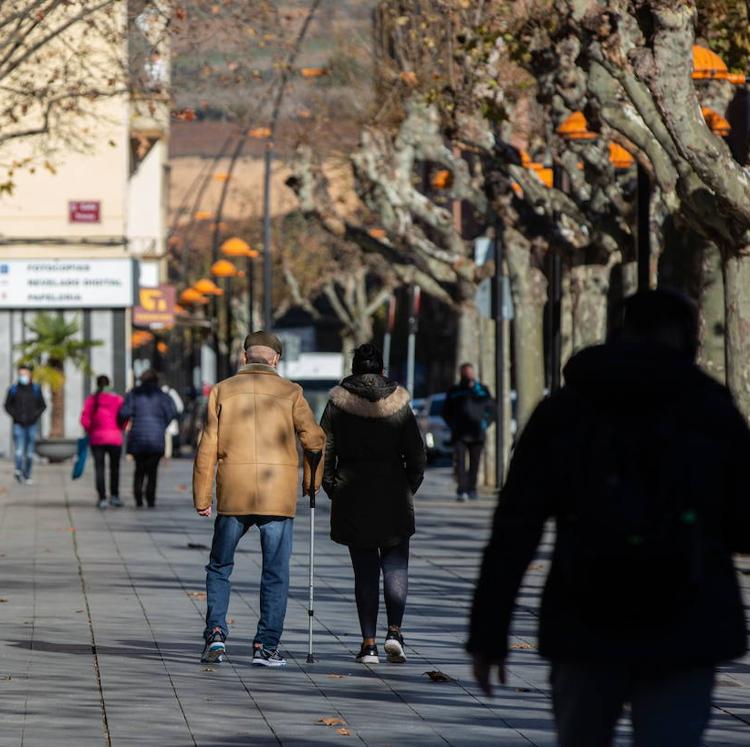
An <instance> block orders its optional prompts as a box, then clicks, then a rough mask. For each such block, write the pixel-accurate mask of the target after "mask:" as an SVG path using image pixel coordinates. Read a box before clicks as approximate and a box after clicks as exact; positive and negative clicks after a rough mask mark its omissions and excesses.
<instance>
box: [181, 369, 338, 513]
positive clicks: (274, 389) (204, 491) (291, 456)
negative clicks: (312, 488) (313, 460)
mask: <svg viewBox="0 0 750 747" xmlns="http://www.w3.org/2000/svg"><path fill="white" fill-rule="evenodd" d="M297 439H299V441H300V443H301V444H302V448H303V449H304V450H305V451H323V448H324V446H325V435H324V433H323V430H322V429H321V428H320V426H319V425H318V424H317V423H316V422H315V416H314V415H313V412H312V410H311V409H310V406H309V405H308V404H307V401H306V400H305V398H304V397H303V395H302V387H300V386H299V385H298V384H294V383H292V382H291V381H287V380H286V379H283V378H281V377H280V376H279V375H278V373H277V372H276V369H275V368H273V367H272V366H266V365H263V364H251V365H248V366H244V367H243V368H241V369H240V371H239V372H238V373H237V375H236V376H232V377H231V378H229V379H226V380H224V381H222V382H220V383H219V384H217V385H216V386H215V387H214V388H213V389H212V390H211V395H210V397H209V398H208V413H207V417H206V425H205V428H204V430H203V434H202V436H201V440H200V443H199V445H198V452H197V454H196V456H195V464H194V466H193V502H194V503H195V507H196V509H198V510H201V509H205V508H208V507H209V506H210V505H211V493H212V487H213V482H214V475H215V477H216V504H217V511H218V513H220V514H232V515H247V514H258V515H262V516H294V514H295V511H296V508H297V496H298V494H299V452H298V449H297ZM322 472H323V470H322V466H321V468H319V469H318V472H317V474H316V480H315V482H316V487H319V486H320V482H321V480H322ZM309 481H310V475H309V469H308V465H307V463H306V462H305V476H304V483H305V485H308V484H309Z"/></svg>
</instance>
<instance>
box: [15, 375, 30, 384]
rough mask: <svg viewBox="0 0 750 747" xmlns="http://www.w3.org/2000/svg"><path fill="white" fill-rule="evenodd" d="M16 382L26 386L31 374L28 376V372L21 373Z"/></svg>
mask: <svg viewBox="0 0 750 747" xmlns="http://www.w3.org/2000/svg"><path fill="white" fill-rule="evenodd" d="M18 383H19V384H21V385H23V386H26V384H30V383H31V376H29V375H28V374H21V375H20V376H19V377H18Z"/></svg>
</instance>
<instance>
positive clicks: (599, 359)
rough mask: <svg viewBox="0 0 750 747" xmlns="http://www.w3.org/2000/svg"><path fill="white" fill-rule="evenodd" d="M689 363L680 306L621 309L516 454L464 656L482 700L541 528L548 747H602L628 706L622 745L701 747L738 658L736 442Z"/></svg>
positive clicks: (743, 508)
mask: <svg viewBox="0 0 750 747" xmlns="http://www.w3.org/2000/svg"><path fill="white" fill-rule="evenodd" d="M696 350H697V316H696V313H695V310H694V309H693V307H692V305H691V304H690V303H689V302H688V301H687V300H686V299H684V298H682V297H681V296H679V295H678V294H674V293H670V292H667V291H650V292H647V293H641V294H638V295H636V296H634V297H632V298H630V299H628V300H627V301H626V302H625V304H624V306H623V310H622V317H621V319H620V320H619V324H618V325H616V329H615V331H614V333H613V335H612V339H610V341H608V343H607V344H606V345H601V346H598V347H593V348H589V349H588V350H584V351H583V352H581V353H580V354H579V355H577V356H575V357H574V358H573V359H572V360H571V361H570V363H569V364H568V366H567V367H566V370H565V379H566V385H565V386H564V387H563V388H562V389H561V390H560V391H559V392H558V393H557V394H555V395H553V396H552V397H551V398H549V399H548V400H546V401H544V402H542V403H541V404H540V405H539V407H538V408H537V410H536V412H535V413H534V415H533V416H532V418H531V420H530V421H529V424H528V425H527V427H526V429H525V431H524V433H523V435H522V437H521V439H520V441H519V443H518V446H517V448H516V451H515V454H514V457H513V460H512V463H511V467H510V472H509V475H508V481H507V484H506V486H505V488H504V489H503V492H502V495H501V498H500V501H499V504H498V507H497V511H496V514H495V520H494V526H493V531H492V537H491V539H490V542H489V544H488V546H487V549H486V551H485V556H484V563H483V566H482V571H481V575H480V578H479V582H478V586H477V590H476V595H475V598H474V607H473V611H472V618H471V634H470V639H469V642H468V645H467V648H468V650H469V651H470V652H471V653H472V654H473V656H474V669H475V674H476V677H477V680H478V682H479V684H480V685H481V687H482V689H483V690H484V691H485V692H486V693H488V694H489V693H491V690H492V687H491V684H490V682H491V679H492V678H493V677H496V676H499V679H500V681H501V682H503V683H504V682H505V670H504V662H505V658H506V656H507V653H508V633H509V628H510V622H511V614H512V610H513V605H514V600H515V598H516V595H517V593H518V589H519V587H520V584H521V580H522V578H523V575H524V572H525V570H526V567H527V566H528V564H529V562H530V561H531V559H532V558H533V556H534V553H535V551H536V548H537V546H538V544H539V541H540V539H541V536H542V532H543V529H544V525H545V522H546V521H547V519H548V518H554V519H555V522H556V539H555V549H554V553H553V556H552V563H551V567H550V571H549V575H548V578H547V583H546V586H545V589H544V595H543V599H542V608H541V613H540V624H539V652H540V654H541V655H542V656H544V657H546V658H548V659H550V661H551V665H552V668H551V683H552V701H553V706H554V711H555V719H556V722H557V729H558V734H559V740H560V745H561V747H602V745H608V744H610V743H611V740H612V736H613V733H614V729H615V724H616V722H617V720H618V718H619V716H620V714H621V713H622V709H623V706H624V704H625V703H630V706H631V715H632V721H633V731H634V737H635V744H636V745H650V746H656V745H659V746H660V747H667V746H670V745H675V746H677V745H679V747H698V746H699V745H700V744H701V735H702V733H703V731H704V729H705V728H706V726H707V724H708V721H709V717H710V712H711V691H712V689H713V685H714V676H715V670H716V666H717V664H719V663H720V662H723V661H728V660H730V659H734V658H737V657H740V656H742V655H743V654H744V653H745V651H746V650H747V637H746V632H745V620H744V614H743V606H742V600H741V596H740V590H739V587H738V583H737V578H736V573H735V569H734V566H733V563H732V553H733V552H750V472H749V471H748V469H747V462H748V455H750V431H749V430H748V427H747V423H746V421H745V419H744V418H743V416H742V415H741V414H740V412H739V411H738V410H737V408H736V406H735V405H734V402H733V401H732V398H731V396H730V394H729V392H728V391H727V390H726V388H725V387H723V386H722V385H720V384H719V383H717V382H716V381H714V380H713V379H712V378H710V377H709V376H708V375H707V374H705V373H703V372H702V371H701V370H700V369H699V368H698V366H697V365H696V364H695V355H696Z"/></svg>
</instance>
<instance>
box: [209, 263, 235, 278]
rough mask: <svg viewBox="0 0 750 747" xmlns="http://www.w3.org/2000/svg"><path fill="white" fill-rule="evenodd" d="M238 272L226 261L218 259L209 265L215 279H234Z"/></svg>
mask: <svg viewBox="0 0 750 747" xmlns="http://www.w3.org/2000/svg"><path fill="white" fill-rule="evenodd" d="M238 273H239V270H238V269H237V268H236V267H235V265H233V264H232V263H231V262H230V261H229V260H228V259H220V260H219V261H218V262H214V263H213V264H212V265H211V274H212V275H213V276H214V277H215V278H233V277H236V276H237V274H238Z"/></svg>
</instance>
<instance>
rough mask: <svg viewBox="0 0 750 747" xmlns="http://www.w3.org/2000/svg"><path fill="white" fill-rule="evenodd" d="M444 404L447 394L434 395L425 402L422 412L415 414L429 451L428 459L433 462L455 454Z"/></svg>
mask: <svg viewBox="0 0 750 747" xmlns="http://www.w3.org/2000/svg"><path fill="white" fill-rule="evenodd" d="M444 403H445V392H441V393H439V394H433V395H431V396H430V397H427V398H426V399H425V400H424V404H423V405H422V407H421V408H420V410H419V411H418V412H416V413H415V414H416V416H417V424H418V425H419V429H420V430H421V431H422V437H423V438H424V444H425V447H426V449H427V458H428V459H429V460H431V461H432V460H435V459H437V458H439V457H444V456H450V455H451V454H452V453H453V446H452V445H451V430H450V428H449V427H448V424H447V423H446V422H445V420H443V404H444Z"/></svg>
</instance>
